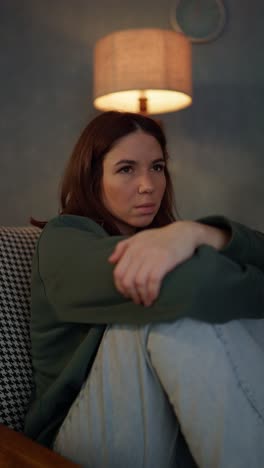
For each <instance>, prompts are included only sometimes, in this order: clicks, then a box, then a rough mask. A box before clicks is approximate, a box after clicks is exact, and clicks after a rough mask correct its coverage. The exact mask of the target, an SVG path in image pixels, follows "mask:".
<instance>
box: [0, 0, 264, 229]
mask: <svg viewBox="0 0 264 468" xmlns="http://www.w3.org/2000/svg"><path fill="white" fill-rule="evenodd" d="M225 3H226V6H227V9H228V23H227V26H226V28H225V31H224V34H222V36H221V37H220V38H219V39H217V40H216V41H215V42H212V43H210V44H204V45H194V46H193V80H194V100H193V105H192V106H191V107H190V108H188V109H186V110H183V111H180V112H177V113H172V114H164V115H162V120H163V123H164V126H165V129H166V132H167V136H168V141H169V150H170V154H171V171H172V175H173V180H174V185H175V190H176V198H177V202H178V207H179V211H180V213H181V215H182V217H184V218H197V217H199V216H204V215H208V214H212V213H220V214H226V215H228V216H230V217H232V218H234V219H236V220H238V221H240V222H244V223H246V224H248V225H250V226H253V227H256V228H258V229H262V230H264V212H263V209H262V205H263V201H264V184H263V176H264V158H263V147H264V143H263V137H262V134H263V124H262V122H263V117H262V113H263V107H264V93H263V83H264V65H263V50H262V49H263V43H264V28H263V17H264V4H263V2H262V0H255V1H254V2H252V0H243V2H238V1H235V0H226V2H225ZM170 5H171V1H168V0H167V1H161V0H159V1H158V0H152V1H150V0H134V1H133V2H128V1H124V0H98V1H97V2H95V1H94V0H0V32H1V35H0V37H1V40H0V63H1V73H0V84H1V86H0V93H1V99H0V102H1V119H0V195H1V206H0V224H4V225H8V224H9V225H19V224H26V223H27V222H28V218H29V217H30V216H31V215H32V216H35V217H38V218H41V219H47V218H50V217H51V216H53V215H56V213H57V210H58V184H59V182H60V178H61V174H62V171H63V168H64V165H65V162H66V160H67V158H68V157H69V155H70V152H71V150H72V147H73V145H74V143H75V141H76V138H77V137H78V136H79V133H80V131H81V129H82V128H83V127H84V125H85V124H86V122H87V120H89V119H90V118H91V117H93V116H94V115H96V111H95V110H94V108H93V105H92V52H93V47H94V44H95V42H96V40H97V39H99V38H100V37H102V36H104V35H105V34H108V33H110V32H112V31H115V30H118V29H124V28H138V27H160V28H169V29H170V28H171V27H170V23H169V11H170Z"/></svg>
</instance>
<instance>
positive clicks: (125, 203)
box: [102, 130, 166, 235]
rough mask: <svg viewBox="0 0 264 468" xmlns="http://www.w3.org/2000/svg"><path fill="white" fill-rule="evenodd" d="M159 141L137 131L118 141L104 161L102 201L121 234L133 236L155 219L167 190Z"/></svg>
mask: <svg viewBox="0 0 264 468" xmlns="http://www.w3.org/2000/svg"><path fill="white" fill-rule="evenodd" d="M164 167H165V161H164V158H163V153H162V150H161V147H160V145H159V143H158V141H157V140H156V139H155V138H154V137H153V136H151V135H149V134H147V133H144V132H143V131H141V130H137V131H135V132H133V133H130V134H129V135H127V136H125V137H123V138H120V140H118V141H117V143H116V144H115V145H114V147H113V148H112V149H111V150H110V151H109V152H108V153H107V154H106V155H105V158H104V161H103V177H102V201H103V203H104V206H105V207H106V208H107V210H108V211H109V212H110V213H111V214H112V216H114V217H115V218H116V224H117V227H118V228H119V230H120V232H121V233H122V234H125V235H127V234H128V235H130V234H133V233H134V232H135V230H136V228H143V227H146V226H148V225H149V224H150V223H151V222H152V220H153V218H154V217H155V216H156V214H157V212H158V210H159V207H160V204H161V200H162V198H163V195H164V191H165V187H166V178H165V173H164Z"/></svg>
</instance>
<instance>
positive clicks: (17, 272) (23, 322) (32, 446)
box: [0, 226, 78, 468]
mask: <svg viewBox="0 0 264 468" xmlns="http://www.w3.org/2000/svg"><path fill="white" fill-rule="evenodd" d="M39 234H40V229H38V228H36V227H33V226H32V227H30V226H29V227H0V467H19V468H23V467H34V466H36V467H55V466H56V467H65V468H67V467H69V468H70V467H76V466H78V465H76V464H75V463H72V462H71V461H69V460H66V459H65V458H63V457H61V456H60V455H58V454H56V453H55V452H53V451H52V450H49V449H47V448H45V447H42V446H41V445H39V444H37V443H36V442H33V441H31V440H30V439H28V438H27V437H26V436H25V435H24V434H23V425H24V417H25V412H26V409H27V406H28V403H29V399H30V395H31V392H32V388H33V380H32V367H31V355H30V334H29V321H30V276H31V259H32V255H33V252H34V248H35V243H36V241H37V239H38V237H39Z"/></svg>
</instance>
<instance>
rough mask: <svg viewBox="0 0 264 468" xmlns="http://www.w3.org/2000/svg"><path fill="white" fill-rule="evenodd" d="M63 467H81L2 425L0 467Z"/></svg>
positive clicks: (0, 426)
mask: <svg viewBox="0 0 264 468" xmlns="http://www.w3.org/2000/svg"><path fill="white" fill-rule="evenodd" d="M1 466H5V467H9V468H13V467H14V468H15V467H18V466H19V468H28V467H39V468H41V467H43V468H44V467H45V468H47V467H49V468H52V467H54V468H55V467H63V468H76V467H78V466H80V465H76V464H75V463H73V462H71V461H69V460H67V459H66V458H64V457H62V456H60V455H59V454H57V453H55V452H53V451H52V450H49V449H47V448H46V447H43V446H42V445H40V444H38V443H36V442H34V441H32V440H31V439H29V438H28V437H26V436H25V435H24V434H21V433H19V432H16V431H13V430H12V429H9V428H8V427H6V426H4V425H3V424H0V467H1Z"/></svg>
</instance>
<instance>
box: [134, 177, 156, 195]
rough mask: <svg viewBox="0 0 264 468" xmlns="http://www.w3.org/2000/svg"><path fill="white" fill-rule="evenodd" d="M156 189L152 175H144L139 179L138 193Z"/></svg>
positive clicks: (150, 191)
mask: <svg viewBox="0 0 264 468" xmlns="http://www.w3.org/2000/svg"><path fill="white" fill-rule="evenodd" d="M153 191H154V184H153V181H152V179H151V176H149V175H145V176H142V177H141V178H140V180H139V185H138V193H152V192H153Z"/></svg>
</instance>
